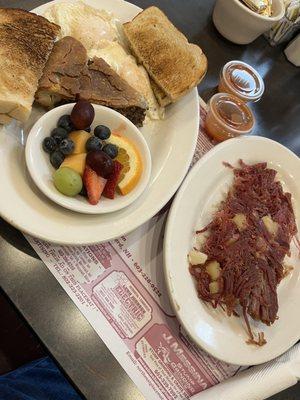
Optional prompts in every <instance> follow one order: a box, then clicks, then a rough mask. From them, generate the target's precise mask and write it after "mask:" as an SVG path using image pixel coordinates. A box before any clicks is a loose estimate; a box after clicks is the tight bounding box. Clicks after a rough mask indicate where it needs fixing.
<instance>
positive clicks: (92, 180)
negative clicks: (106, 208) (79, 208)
mask: <svg viewBox="0 0 300 400" xmlns="http://www.w3.org/2000/svg"><path fill="white" fill-rule="evenodd" d="M106 182H107V181H106V179H104V178H102V177H101V176H99V175H97V173H96V172H95V171H93V170H92V168H90V167H89V166H86V167H85V170H84V174H83V183H84V186H85V188H86V191H87V196H88V201H89V203H90V204H92V205H96V204H98V202H99V200H100V197H101V194H102V192H103V190H104V187H105V184H106Z"/></svg>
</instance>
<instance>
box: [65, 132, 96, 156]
mask: <svg viewBox="0 0 300 400" xmlns="http://www.w3.org/2000/svg"><path fill="white" fill-rule="evenodd" d="M90 137H92V135H91V134H90V133H88V132H86V131H83V130H81V131H73V132H71V133H70V134H69V139H71V140H73V142H74V145H75V147H74V150H73V154H81V153H86V149H85V144H86V142H87V141H88V139H89V138H90Z"/></svg>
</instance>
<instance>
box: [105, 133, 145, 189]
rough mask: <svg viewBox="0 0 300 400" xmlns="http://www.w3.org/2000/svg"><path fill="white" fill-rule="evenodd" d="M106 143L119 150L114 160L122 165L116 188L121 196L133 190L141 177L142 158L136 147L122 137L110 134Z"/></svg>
mask: <svg viewBox="0 0 300 400" xmlns="http://www.w3.org/2000/svg"><path fill="white" fill-rule="evenodd" d="M108 143H112V144H115V145H116V146H117V147H118V148H119V152H118V155H117V157H116V159H115V160H117V161H119V163H121V164H122V165H123V169H122V171H121V174H120V178H119V182H118V188H119V190H120V192H121V193H122V194H123V195H126V194H128V193H129V192H131V191H132V190H133V189H134V188H135V186H136V185H137V183H138V181H139V179H140V177H141V174H142V172H143V163H142V157H141V155H140V152H139V151H138V149H137V147H136V145H135V144H134V143H133V142H132V141H131V140H129V139H128V138H125V137H124V136H121V135H119V134H116V133H112V134H111V136H110V138H109V140H108Z"/></svg>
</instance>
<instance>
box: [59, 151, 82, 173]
mask: <svg viewBox="0 0 300 400" xmlns="http://www.w3.org/2000/svg"><path fill="white" fill-rule="evenodd" d="M85 158H86V153H83V154H71V155H69V156H67V157H66V158H65V159H64V161H63V163H62V164H61V167H69V168H71V169H73V170H74V171H76V172H78V174H80V175H81V176H82V175H83V173H84V169H85Z"/></svg>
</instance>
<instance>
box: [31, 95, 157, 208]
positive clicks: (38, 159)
mask: <svg viewBox="0 0 300 400" xmlns="http://www.w3.org/2000/svg"><path fill="white" fill-rule="evenodd" d="M73 106H74V103H73V104H65V105H63V106H60V107H56V108H54V109H53V110H51V111H49V112H47V113H46V114H44V115H43V116H42V117H41V118H40V119H39V120H38V121H37V122H36V123H35V125H34V126H33V127H32V129H31V131H30V132H29V135H28V138H27V142H26V149H25V156H26V164H27V168H28V170H29V173H30V175H31V178H32V179H33V181H34V182H35V184H36V186H37V187H38V188H39V189H40V190H41V192H43V193H44V195H46V196H47V197H48V198H49V199H51V200H52V201H54V202H55V203H57V204H59V205H60V206H62V207H65V208H67V209H69V210H72V211H76V212H80V213H86V214H104V213H110V212H114V211H117V210H120V209H122V208H124V207H127V206H129V204H131V203H133V202H134V201H135V200H136V199H137V198H138V197H139V196H140V195H141V194H142V193H143V191H144V190H145V189H146V187H147V185H148V183H149V179H150V174H151V155H150V151H149V148H148V145H147V143H146V141H145V139H144V137H143V135H142V133H141V132H140V131H139V130H138V129H137V128H136V127H135V125H133V123H132V122H130V121H129V120H128V119H127V118H125V117H124V116H123V115H121V114H119V113H118V112H116V111H114V110H111V109H110V108H107V107H103V106H100V105H96V104H93V106H94V109H95V118H94V121H93V123H92V126H91V127H92V131H93V129H94V128H95V127H96V126H97V125H106V126H108V127H109V128H110V129H111V131H114V130H118V129H120V127H122V135H123V136H124V137H127V138H128V139H130V140H131V141H132V142H133V143H134V144H135V145H136V146H137V148H138V150H139V152H140V154H141V158H142V162H143V172H142V175H141V177H140V180H139V182H138V184H137V185H136V187H135V188H134V189H133V190H132V191H131V192H130V193H128V194H127V195H125V196H122V195H119V194H116V196H115V198H114V199H113V200H111V199H107V198H105V197H104V196H101V199H100V201H99V203H98V204H97V205H91V204H89V203H88V201H87V199H86V198H84V197H83V196H80V195H77V196H75V197H68V196H65V195H63V194H62V193H60V192H59V191H58V190H57V189H56V188H55V186H54V183H53V178H52V176H53V172H54V171H55V169H54V168H53V167H52V165H51V164H50V160H49V154H47V153H45V152H44V150H43V148H42V142H43V140H44V138H45V137H47V136H50V132H51V131H52V130H53V129H54V128H55V127H56V124H57V121H58V119H59V118H60V117H61V116H62V115H64V114H71V111H72V108H73Z"/></svg>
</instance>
